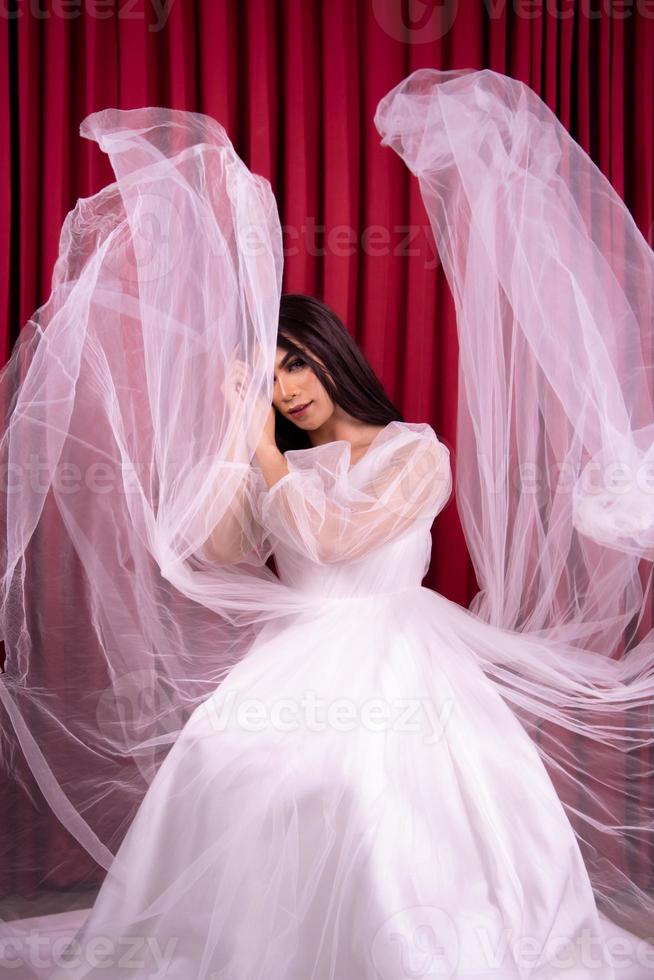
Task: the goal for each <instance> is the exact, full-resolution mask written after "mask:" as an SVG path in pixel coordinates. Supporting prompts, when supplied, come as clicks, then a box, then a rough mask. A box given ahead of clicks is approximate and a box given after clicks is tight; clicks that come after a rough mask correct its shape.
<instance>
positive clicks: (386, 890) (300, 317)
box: [52, 295, 613, 980]
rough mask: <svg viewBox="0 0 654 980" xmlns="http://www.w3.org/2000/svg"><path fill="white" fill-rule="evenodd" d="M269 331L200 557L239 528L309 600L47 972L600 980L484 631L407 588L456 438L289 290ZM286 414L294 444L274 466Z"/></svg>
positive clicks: (573, 847) (205, 710) (177, 763)
mask: <svg viewBox="0 0 654 980" xmlns="http://www.w3.org/2000/svg"><path fill="white" fill-rule="evenodd" d="M278 340H279V343H278V347H277V351H276V357H275V378H274V394H273V405H272V408H271V410H270V413H269V416H268V420H267V424H266V426H264V430H263V432H262V435H261V438H260V440H259V442H258V446H257V450H256V459H257V463H258V472H257V478H256V481H255V482H256V485H257V488H258V489H257V491H256V494H255V495H254V496H252V497H251V496H249V495H247V494H243V495H242V497H241V498H240V499H239V506H238V507H235V508H234V510H233V511H232V512H231V521H229V520H228V521H226V522H223V524H222V525H219V526H218V527H217V528H216V529H214V532H213V535H212V539H213V541H214V542H215V549H214V551H213V553H212V555H211V557H213V559H214V560H217V561H230V562H238V561H243V560H245V559H246V558H247V553H248V549H249V547H250V546H251V544H250V543H251V540H252V537H254V538H255V539H256V540H257V545H258V548H259V553H260V554H261V553H262V552H264V553H265V550H267V549H268V548H269V547H270V548H272V549H273V551H274V555H275V561H276V565H277V569H278V572H279V575H280V577H281V579H282V581H283V582H285V583H286V584H288V585H289V586H291V587H295V588H297V589H300V590H301V591H303V592H305V593H307V594H308V595H311V596H313V597H314V599H315V604H314V607H313V608H312V609H310V610H309V611H308V614H306V615H302V616H298V617H295V618H292V619H289V620H288V621H282V623H275V624H273V625H272V626H270V627H269V628H266V629H264V630H263V631H262V633H261V634H260V635H259V637H258V639H257V641H256V642H255V643H254V644H253V646H252V648H251V650H250V651H249V652H248V654H247V655H246V656H245V657H244V658H243V659H242V660H241V661H240V663H239V664H238V665H237V666H235V667H234V668H233V669H232V671H231V672H230V673H229V674H228V676H227V678H226V679H225V680H224V681H223V683H222V684H221V685H220V686H219V688H218V689H217V690H216V692H215V693H214V694H213V695H212V696H211V697H210V698H209V699H208V700H207V701H205V702H203V703H202V704H201V705H200V706H199V707H198V708H197V709H196V710H195V712H194V714H193V715H192V717H191V718H190V719H189V721H188V723H187V725H186V726H185V728H184V729H183V731H182V733H181V735H180V736H179V738H178V739H177V741H176V742H175V744H174V746H173V747H172V749H171V750H170V753H169V754H168V756H167V757H166V759H165V761H164V763H163V765H162V766H161V769H160V770H159V773H158V775H157V777H156V778H155V780H154V782H153V783H152V785H151V786H150V789H149V790H148V793H147V795H146V797H145V800H144V802H143V804H142V806H141V808H140V810H139V811H138V813H137V815H136V817H135V819H134V821H133V823H132V824H131V826H130V829H129V830H128V833H127V835H126V837H125V839H124V841H123V843H122V846H121V848H120V849H119V851H118V853H117V856H116V859H115V861H114V864H113V865H112V866H111V868H110V869H109V873H108V875H107V877H106V879H105V882H104V884H103V886H102V888H101V890H100V893H99V895H98V898H97V900H96V902H95V905H94V907H93V909H92V910H91V912H90V914H89V917H88V920H87V922H86V923H85V925H84V927H83V928H82V930H81V931H80V933H79V934H78V936H77V937H76V940H75V942H74V943H73V945H72V947H71V950H70V951H69V954H68V955H69V956H70V957H71V963H73V964H79V965H78V966H77V967H76V968H74V969H73V968H71V966H70V965H68V964H66V965H65V966H63V965H62V966H61V967H60V969H59V970H56V971H55V972H54V973H53V974H52V976H53V978H56V980H63V978H64V977H71V976H72V977H80V978H81V977H100V976H116V977H118V976H135V977H136V976H147V975H154V974H155V971H156V970H157V969H162V968H163V972H161V973H160V974H159V973H157V974H156V975H161V976H166V977H172V978H180V980H181V978H183V977H187V976H188V975H189V973H190V972H191V971H193V975H194V976H198V977H205V976H206V977H219V976H225V977H238V978H239V980H241V978H243V980H244V978H248V980H249V978H254V977H262V978H263V977H266V978H268V980H270V978H271V977H280V978H282V977H284V978H296V977H297V978H298V980H300V978H302V980H309V978H313V977H315V978H320V980H326V978H334V980H335V978H337V977H343V976H348V977H349V976H352V977H354V976H356V977H362V978H363V977H370V978H373V977H377V976H380V975H381V976H391V977H399V976H404V975H406V974H405V973H404V972H403V971H406V970H408V969H409V968H410V967H411V968H412V969H413V970H414V971H415V970H417V973H414V974H412V975H418V976H421V975H422V976H428V975H429V976H431V975H434V973H436V974H437V975H452V976H456V975H460V976H467V975H471V974H470V971H474V972H473V973H472V975H475V976H480V975H486V976H498V977H499V976H501V977H503V978H504V977H511V976H516V977H518V976H523V975H525V973H524V971H525V970H531V971H532V972H531V973H529V972H527V974H526V975H532V976H538V977H545V976H552V977H554V976H560V975H561V971H562V969H563V967H564V966H566V965H569V966H570V967H571V964H573V963H575V964H577V966H576V970H577V971H578V972H577V973H576V975H577V976H584V977H588V978H590V977H602V978H604V977H612V976H613V971H612V969H611V968H610V966H609V965H608V964H603V965H598V966H596V967H594V968H591V966H590V965H589V964H588V963H584V955H585V953H584V950H585V949H586V948H587V945H586V944H588V943H589V942H590V944H591V947H592V944H593V942H594V943H595V944H596V947H597V950H598V951H599V950H602V949H604V942H605V939H606V937H605V935H604V933H603V931H602V929H603V925H602V920H601V918H600V916H599V914H598V912H597V909H596V907H595V902H594V899H593V895H592V891H591V887H590V883H589V880H588V876H587V873H586V870H585V868H584V864H583V861H582V858H581V855H580V853H579V850H578V847H577V844H576V841H575V838H574V834H573V832H572V828H571V827H570V824H569V822H568V820H567V818H566V816H565V813H564V810H563V808H562V806H561V803H560V801H559V800H558V798H557V796H556V794H555V792H554V789H553V787H552V785H551V783H550V781H549V779H548V777H547V774H546V772H545V770H544V768H543V766H542V763H541V761H540V759H539V757H538V753H537V751H536V749H535V747H534V746H533V744H532V742H531V740H530V739H529V737H528V736H527V734H526V733H525V732H524V731H523V729H522V728H521V727H520V725H519V723H518V722H517V721H516V719H515V718H514V716H513V715H512V713H511V711H510V709H509V708H508V707H507V706H506V705H505V704H504V703H503V702H502V700H501V698H500V697H499V696H498V695H497V693H496V691H495V690H494V689H493V688H492V687H491V685H490V684H489V683H488V681H486V680H485V678H484V676H483V673H482V671H481V669H480V667H479V666H478V664H477V663H476V661H475V658H474V655H473V654H472V652H471V646H472V642H473V640H472V638H473V637H474V635H475V626H476V624H475V621H474V619H473V617H471V616H470V614H468V613H466V612H465V611H464V610H461V609H459V608H458V607H457V606H455V605H454V604H452V603H449V602H447V601H446V600H445V599H444V598H443V597H441V596H439V595H438V594H436V593H433V592H431V591H429V590H427V589H423V588H422V587H421V585H420V582H421V579H422V578H423V576H424V574H425V572H426V570H427V566H428V563H429V553H430V543H431V539H430V534H429V529H430V526H431V524H432V522H433V519H434V517H435V515H436V513H437V512H438V511H439V510H441V509H442V507H443V506H444V505H445V503H446V502H447V500H448V499H449V496H450V491H451V471H450V466H449V452H448V450H447V447H446V446H445V445H444V444H443V443H442V442H440V441H439V440H438V439H437V437H436V435H435V433H434V431H433V429H431V428H430V426H428V425H426V424H424V423H422V424H418V423H406V422H403V421H401V420H400V419H398V418H397V417H396V416H397V415H399V413H398V412H397V411H396V410H395V409H394V408H393V406H392V404H391V403H390V402H388V399H387V398H386V396H385V394H384V392H383V389H382V388H381V385H380V384H379V382H378V381H377V380H376V378H375V376H374V374H373V372H372V369H371V368H370V367H369V365H368V364H367V363H366V362H365V360H364V358H363V356H362V354H361V353H360V352H359V351H358V349H357V348H356V346H355V344H354V342H353V341H352V340H351V338H350V335H349V334H348V332H347V330H346V329H345V327H344V326H343V324H342V323H341V321H340V320H339V319H338V317H336V315H335V314H334V313H333V312H332V311H330V310H329V309H328V308H327V307H326V306H325V305H324V304H322V303H320V302H319V301H317V300H315V299H311V298H309V297H304V296H299V295H291V296H283V297H282V302H281V314H280V333H279V336H278ZM243 373H244V366H243V365H236V366H235V367H234V370H233V373H232V375H231V376H230V380H231V386H232V387H231V404H232V407H233V409H234V411H237V410H238V404H239V397H240V391H241V386H242V384H243ZM341 378H344V379H346V382H345V385H344V386H343V387H340V386H339V380H340V379H341ZM323 379H324V383H323ZM346 405H347V406H348V407H347V408H346V407H345V406H346ZM296 406H300V407H301V406H308V407H306V408H304V410H303V411H302V412H301V413H300V414H299V415H298V416H296V418H297V421H294V419H293V414H294V413H293V409H294V408H295V407H296ZM348 409H349V410H348ZM355 412H357V413H358V414H355ZM389 416H390V418H389ZM384 418H387V419H388V421H387V422H386V424H383V423H381V422H380V420H381V419H384ZM276 426H279V428H280V429H281V428H282V426H283V427H284V431H285V432H286V441H287V442H289V443H293V442H295V444H296V446H297V444H302V443H305V442H308V443H309V445H308V447H307V448H304V449H302V448H295V449H290V450H287V451H286V453H285V454H283V453H282V452H281V451H280V450H279V448H278V445H277V442H276V437H275V429H276ZM250 505H251V506H252V510H251V511H249V512H248V513H247V515H246V514H245V512H244V511H245V508H247V507H249V506H250ZM236 515H238V520H236V519H235V517H236ZM243 527H247V528H248V530H249V532H250V537H249V538H246V537H245V536H244V535H243V534H240V535H239V534H237V533H234V532H235V530H237V529H242V528H243ZM264 537H268V540H269V544H266V545H264ZM244 541H245V542H247V545H246V547H245V548H244V547H243V542H244ZM210 548H211V546H210V545H209V549H210ZM485 629H486V630H490V629H491V628H490V627H485ZM487 635H488V634H487ZM499 641H500V642H502V639H501V637H500V638H499ZM486 642H488V640H487V641H486ZM507 755H510V757H511V766H510V767H507V765H506V756H507ZM516 773H518V774H519V777H518V778H516ZM416 934H417V935H418V936H419V937H421V938H419V939H418V938H416ZM508 934H510V936H509V938H508V942H507V943H505V946H506V948H505V949H502V937H503V936H504V937H505V938H506V937H507V935H508ZM128 940H131V942H132V943H133V950H134V952H135V953H136V954H138V955H136V956H135V957H134V965H132V964H131V962H130V959H129V958H127V959H126V960H124V961H123V962H122V963H121V969H120V970H119V969H118V964H117V959H118V955H119V951H121V950H122V952H123V953H124V952H125V951H126V949H127V942H128ZM491 951H494V952H492V953H491ZM94 954H95V955H96V956H97V960H96V962H95V964H94V965H93V966H92V965H91V964H92V963H93V955H94ZM571 957H572V958H571ZM64 961H65V957H64ZM136 963H138V965H135V964H136ZM582 970H583V971H584V972H579V971H582ZM482 971H483V972H482Z"/></svg>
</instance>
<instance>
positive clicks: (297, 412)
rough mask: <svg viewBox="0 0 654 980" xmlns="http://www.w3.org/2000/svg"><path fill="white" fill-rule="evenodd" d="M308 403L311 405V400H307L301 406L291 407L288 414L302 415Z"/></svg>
mask: <svg viewBox="0 0 654 980" xmlns="http://www.w3.org/2000/svg"><path fill="white" fill-rule="evenodd" d="M309 405H311V402H307V403H306V405H303V406H302V408H293V409H291V410H290V411H289V413H288V414H289V415H303V414H304V413H305V412H306V410H307V408H308V407H309Z"/></svg>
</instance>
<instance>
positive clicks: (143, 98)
mask: <svg viewBox="0 0 654 980" xmlns="http://www.w3.org/2000/svg"><path fill="white" fill-rule="evenodd" d="M0 65H1V70H2V73H3V78H4V84H3V85H2V87H1V89H0V127H1V132H0V157H1V159H2V175H3V179H2V181H1V182H0V238H1V241H2V249H1V250H0V302H1V303H2V307H3V310H4V313H5V321H6V326H5V327H4V331H3V336H2V340H1V343H2V345H3V352H2V353H3V359H6V357H7V356H8V353H9V351H10V348H11V344H12V343H13V341H14V340H15V337H16V336H17V333H18V331H19V330H20V328H21V326H22V325H23V324H24V323H25V321H26V320H27V319H28V318H29V316H30V314H31V313H32V312H33V311H34V310H35V309H36V308H37V307H38V306H39V305H40V304H41V303H42V302H43V301H44V300H45V298H46V297H47V295H48V293H49V286H50V276H51V274H52V268H53V265H54V261H55V258H56V254H57V247H58V236H59V230H60V226H61V223H62V221H63V218H64V216H65V214H66V212H67V211H68V210H70V208H72V207H73V205H74V203H75V201H76V199H77V198H78V197H81V196H89V195H91V194H93V193H95V192H96V191H97V190H98V189H99V188H101V187H102V186H103V185H104V184H106V183H107V182H108V181H110V180H111V179H112V172H111V169H110V167H109V164H108V161H107V159H106V157H105V156H104V154H103V153H102V152H101V151H100V149H99V148H98V147H97V146H96V145H95V144H93V143H90V142H88V141H86V140H84V139H82V138H81V137H80V136H79V132H78V130H79V125H80V122H81V121H82V119H83V118H84V116H86V115H87V114H88V113H89V112H92V111H94V110H97V109H102V108H104V107H106V106H118V107H121V108H133V107H137V106H143V105H168V106H172V107H175V108H182V109H192V110H196V111H200V112H205V113H208V114H209V115H211V116H214V117H215V118H216V119H218V120H219V121H220V122H221V123H222V124H223V125H224V126H225V127H226V129H227V131H228V133H229V135H230V137H231V139H232V141H233V143H234V145H235V148H236V150H237V152H238V153H239V154H240V156H241V157H242V158H243V159H244V161H245V162H246V164H247V165H248V166H249V167H250V168H251V169H252V170H254V171H256V172H257V173H260V174H262V175H264V176H265V177H266V178H268V179H269V180H270V182H271V185H272V189H273V191H274V193H275V195H276V198H277V202H278V206H279V212H280V217H281V220H282V224H283V226H284V235H285V249H286V254H285V275H284V289H285V291H298V292H305V293H309V294H313V295H316V296H319V297H320V298H322V299H324V300H325V301H326V302H327V303H329V304H330V305H331V306H332V307H333V308H334V309H335V310H336V311H337V312H338V313H339V314H340V315H341V317H342V318H343V319H344V321H345V322H346V324H347V325H348V326H349V328H350V330H351V331H352V333H353V334H354V336H355V337H356V339H357V341H358V342H359V344H360V345H361V347H362V349H363V350H364V352H365V354H366V355H367V357H368V359H369V360H370V362H371V363H372V365H373V367H374V368H375V370H376V371H377V373H378V374H379V376H380V377H381V380H382V381H383V383H384V385H385V386H386V388H387V390H388V392H389V394H390V396H391V398H392V399H393V400H394V401H395V402H396V403H397V404H398V405H399V406H400V408H401V409H402V411H403V414H404V417H405V418H406V419H407V420H408V421H423V420H425V421H428V422H429V423H430V424H431V425H432V426H433V427H434V428H435V430H436V431H437V433H438V434H439V436H440V437H441V438H442V439H443V440H444V441H445V442H446V443H447V444H448V446H449V447H450V449H451V450H452V459H453V464H454V471H455V476H456V442H455V434H456V396H457V360H458V349H457V338H456V327H455V317H454V310H453V304H452V301H451V296H450V294H449V290H448V288H447V285H446V282H445V278H444V276H443V273H442V269H441V268H440V265H439V263H438V259H437V256H436V253H435V248H434V242H433V237H432V235H431V231H430V230H429V226H428V221H427V216H426V213H425V210H424V207H423V205H422V201H421V199H420V195H419V191H418V186H417V182H416V181H415V179H414V178H412V177H411V175H410V174H409V172H408V171H407V170H406V168H405V167H404V165H403V164H402V162H401V161H400V160H399V159H398V158H397V157H396V156H395V154H394V153H393V152H392V151H391V150H390V149H387V148H382V147H381V146H380V145H379V136H378V134H377V131H376V130H375V127H374V124H373V115H374V111H375V107H376V105H377V102H378V100H379V99H380V98H381V97H382V96H383V95H384V94H385V93H386V92H387V91H388V90H389V89H390V88H391V87H392V86H393V85H395V84H396V83H397V82H398V81H399V80H400V79H402V78H403V77H404V76H405V75H407V74H408V73H409V72H411V71H413V70H414V69H416V68H421V67H429V66H432V67H438V68H441V69H447V68H461V67H471V68H483V67H488V68H491V69H494V70H496V71H500V72H504V73H506V74H509V75H512V76H513V77H515V78H518V79H520V80H522V81H524V82H526V83H527V84H529V85H530V86H531V87H532V88H533V89H534V90H535V91H536V92H537V93H538V94H539V95H540V96H541V97H542V98H543V99H544V100H545V101H546V102H547V103H548V105H549V106H550V107H551V108H552V109H553V110H554V111H555V112H556V113H557V115H558V116H559V118H560V119H561V121H562V122H563V123H564V125H565V126H566V127H567V128H568V129H569V130H570V131H571V133H572V135H573V136H574V137H575V138H576V139H577V140H578V142H579V143H580V144H581V145H582V146H583V147H584V149H585V150H586V151H587V152H589V154H590V155H591V156H592V158H593V159H594V160H595V162H596V163H597V165H598V166H599V167H600V168H601V169H602V171H603V172H604V173H605V174H606V176H607V177H608V178H609V179H610V180H611V182H612V183H613V185H614V187H615V188H616V189H617V191H618V192H619V193H620V194H621V195H622V196H623V197H624V199H625V201H626V203H627V205H628V206H629V208H630V209H631V212H632V214H633V215H634V218H635V220H636V222H637V223H638V225H639V226H640V228H641V230H642V232H643V233H644V234H645V236H646V237H648V239H649V241H650V243H651V241H652V229H653V219H654V149H653V147H654V143H653V133H654V0H619V2H618V0H578V2H577V0H568V2H566V0H547V2H543V3H538V2H534V0H513V2H509V0H460V2H457V0H439V2H435V0H158V2H157V0H137V2H136V3H134V2H131V0H130V2H127V0H114V2H113V3H112V2H107V0H102V2H95V0H79V2H76V0H0ZM425 584H426V585H429V586H430V587H432V588H435V589H437V590H438V591H439V592H442V593H443V594H445V595H447V596H448V598H451V599H453V600H455V601H458V602H461V603H463V604H465V605H467V604H468V602H469V601H470V599H471V598H472V596H473V595H474V593H475V591H476V590H477V585H476V582H475V577H474V573H473V571H472V568H471V565H470V561H469V558H468V555H467V551H466V547H465V541H464V539H463V535H462V532H461V528H460V525H459V521H458V517H457V513H456V505H455V502H454V499H452V500H451V501H450V503H449V504H448V506H447V507H446V509H445V510H444V512H443V513H442V515H441V516H440V517H439V518H438V519H437V521H436V525H435V528H434V552H433V561H432V567H431V571H430V574H429V576H428V578H427V579H426V581H425ZM48 601H49V602H52V603H53V604H56V602H57V596H56V595H55V596H51V597H49V600H48ZM645 625H647V624H645ZM55 643H56V645H55V647H54V648H53V650H52V651H51V654H52V659H51V660H50V664H51V666H52V667H53V669H56V666H57V665H56V659H57V658H58V657H61V656H63V654H64V651H63V644H61V643H59V641H58V640H57V641H55ZM4 807H5V808H6V809H5V814H2V813H1V812H0V818H4V816H5V815H6V816H7V818H9V816H8V815H9V814H11V819H13V820H18V821H20V822H21V823H22V822H23V821H24V820H29V819H30V818H31V814H32V811H31V810H28V809H25V812H21V808H20V807H17V805H16V800H15V799H5V802H4ZM2 808H3V807H2V806H0V811H1V810H2ZM35 846H38V847H40V848H42V847H46V848H47V847H48V846H51V847H52V849H53V863H54V862H55V861H57V860H60V859H61V856H62V849H65V848H66V847H67V846H71V845H70V842H68V841H66V840H64V839H62V837H61V832H60V831H57V830H56V829H54V828H53V830H52V832H51V837H49V838H47V839H45V840H44V838H43V833H42V832H41V834H40V837H39V840H38V845H37V844H36V843H35ZM55 852H56V853H55ZM7 886H8V887H9V890H12V889H15V888H16V887H17V883H15V882H13V883H11V882H8V883H7Z"/></svg>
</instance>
